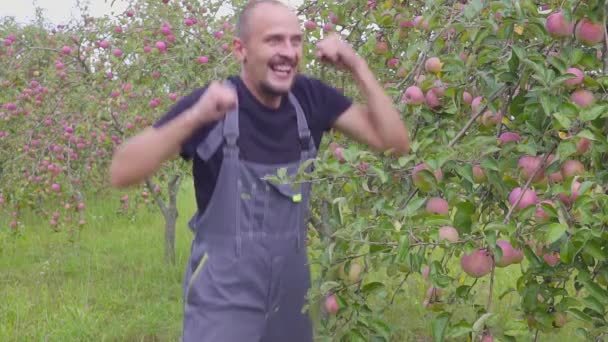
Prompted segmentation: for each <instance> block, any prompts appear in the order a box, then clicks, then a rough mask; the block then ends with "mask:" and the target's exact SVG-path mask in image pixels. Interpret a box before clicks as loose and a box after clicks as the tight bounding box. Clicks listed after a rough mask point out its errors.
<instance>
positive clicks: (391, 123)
mask: <svg viewBox="0 0 608 342" xmlns="http://www.w3.org/2000/svg"><path fill="white" fill-rule="evenodd" d="M352 73H353V76H354V77H355V79H356V80H357V84H358V86H359V90H360V91H361V92H362V93H363V96H364V97H365V99H366V101H367V106H368V108H369V112H370V116H371V118H370V119H371V121H372V125H373V126H374V127H375V129H376V132H377V134H378V135H379V136H380V138H381V139H382V141H383V142H384V144H385V147H386V148H387V149H391V148H392V149H395V150H396V151H398V152H400V153H404V154H405V153H409V151H410V145H409V138H408V134H407V130H406V128H405V125H404V123H403V121H402V120H401V117H400V116H399V112H398V111H397V109H395V107H394V105H393V101H392V100H391V98H390V97H389V96H388V95H387V94H386V93H385V92H384V89H382V87H381V86H380V84H379V83H378V81H377V80H376V76H375V75H374V74H373V73H372V71H371V70H370V69H369V66H368V65H367V63H366V62H365V60H364V59H363V58H360V57H359V58H358V60H357V62H356V63H355V65H354V66H353V68H352Z"/></svg>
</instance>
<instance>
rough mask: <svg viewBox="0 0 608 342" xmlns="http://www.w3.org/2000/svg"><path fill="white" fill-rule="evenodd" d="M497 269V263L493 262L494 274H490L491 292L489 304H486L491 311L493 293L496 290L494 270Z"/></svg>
mask: <svg viewBox="0 0 608 342" xmlns="http://www.w3.org/2000/svg"><path fill="white" fill-rule="evenodd" d="M495 269H496V265H495V264H494V263H492V274H491V275H490V294H489V295H488V304H487V306H486V311H487V312H490V307H491V306H492V293H493V292H494V270H495Z"/></svg>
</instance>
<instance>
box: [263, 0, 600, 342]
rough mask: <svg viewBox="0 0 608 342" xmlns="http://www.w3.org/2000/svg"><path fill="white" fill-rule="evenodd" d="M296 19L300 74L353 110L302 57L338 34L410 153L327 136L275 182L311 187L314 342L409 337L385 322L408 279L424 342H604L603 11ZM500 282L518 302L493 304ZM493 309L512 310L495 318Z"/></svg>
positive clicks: (416, 12) (308, 13)
mask: <svg viewBox="0 0 608 342" xmlns="http://www.w3.org/2000/svg"><path fill="white" fill-rule="evenodd" d="M301 9H302V13H303V14H302V17H303V21H304V24H303V25H304V28H305V30H306V31H307V39H308V41H307V50H306V56H305V63H306V66H307V68H308V69H307V70H308V71H310V72H312V73H313V74H314V75H317V76H319V77H321V78H324V79H326V80H329V81H331V82H332V84H333V85H334V86H335V87H337V88H340V89H342V90H343V91H344V92H345V93H346V94H348V95H350V96H353V97H355V98H357V99H361V97H360V94H359V92H358V91H357V88H356V82H355V80H354V79H353V78H352V76H351V75H349V74H348V73H342V72H338V71H335V70H334V69H332V68H331V67H329V68H328V67H326V66H324V65H323V64H321V63H318V62H317V61H315V57H314V50H315V42H316V41H317V40H318V39H320V38H322V37H323V35H324V34H326V33H327V32H330V31H337V32H340V34H341V35H342V36H343V37H344V39H346V40H348V41H349V42H350V43H351V44H352V46H354V47H355V48H356V49H357V51H358V53H360V54H361V55H362V56H364V57H365V58H366V59H367V61H368V63H369V65H370V67H371V68H372V69H373V71H374V72H375V74H376V75H377V79H378V80H379V81H380V83H381V84H382V85H383V86H384V87H385V89H386V91H387V93H388V94H390V96H392V98H393V100H394V104H395V106H397V108H398V109H399V110H400V112H401V114H402V117H403V119H404V120H405V122H406V123H407V126H408V129H409V132H410V138H411V142H412V143H411V148H412V149H411V153H410V154H408V155H405V156H396V155H393V154H391V153H385V154H378V153H372V152H371V151H369V149H367V148H365V147H363V146H360V145H358V144H355V143H353V142H352V141H351V140H349V139H346V138H344V137H342V136H340V135H339V134H337V133H336V134H335V135H334V136H333V137H332V139H331V141H330V142H329V143H328V145H326V147H327V148H326V149H324V150H322V152H321V154H320V155H319V158H318V160H316V161H315V169H314V171H313V172H310V173H303V172H301V173H300V174H298V175H297V176H294V177H289V176H287V175H285V174H284V173H283V174H278V175H276V176H274V177H271V178H274V180H275V181H283V182H300V181H304V180H309V181H312V182H313V183H314V186H315V193H314V196H313V199H312V208H313V212H312V217H311V227H313V228H314V229H313V230H312V231H311V243H310V244H311V250H312V252H311V254H312V260H311V264H312V265H313V266H314V267H316V268H317V270H318V278H316V279H315V286H314V288H313V289H312V290H311V292H310V300H311V302H310V305H309V307H308V308H309V309H310V310H311V312H315V314H317V315H318V314H321V317H322V318H323V319H322V320H321V323H320V324H319V334H320V335H321V336H322V337H328V338H329V337H333V339H334V340H348V341H355V340H362V341H363V340H365V341H368V340H370V339H372V340H378V341H379V340H386V341H388V340H392V339H391V338H394V337H396V336H400V337H401V340H404V339H405V337H404V336H403V335H398V334H399V333H401V332H400V331H399V321H395V320H394V319H393V320H392V321H391V320H390V319H389V318H388V317H387V315H386V313H387V311H388V310H389V308H391V306H393V305H395V302H394V299H395V297H398V296H400V294H402V293H403V289H404V286H407V285H405V284H407V281H408V278H418V279H419V280H420V281H422V282H424V283H425V284H426V288H427V289H426V291H425V294H423V295H422V296H421V298H420V302H422V303H421V304H420V305H422V306H423V307H425V308H426V310H428V311H429V312H430V318H429V322H428V324H427V327H428V330H427V333H428V335H427V336H432V338H433V340H435V341H439V340H464V339H467V338H470V339H472V340H475V341H478V340H483V341H491V340H492V339H494V338H496V339H498V340H502V341H516V340H530V338H532V339H537V338H539V336H542V335H543V334H549V333H555V334H557V336H560V334H561V333H563V331H564V330H563V329H567V328H568V326H569V325H570V326H572V325H575V326H576V330H574V329H573V330H574V332H573V334H576V336H578V338H581V337H582V338H585V339H588V340H593V339H597V340H600V339H602V337H604V338H605V337H606V331H607V330H606V327H607V324H606V318H607V317H606V306H607V305H608V289H607V285H608V261H607V257H608V250H607V247H606V246H608V243H607V242H608V234H607V232H606V227H607V223H608V215H607V212H606V208H607V206H606V204H607V203H608V202H607V201H608V197H607V196H606V188H605V184H606V180H607V178H608V173H607V172H606V165H607V161H608V155H607V154H606V147H607V144H606V138H605V137H606V129H607V126H606V120H605V117H606V116H608V101H607V99H608V95H607V94H608V92H607V91H606V87H607V86H608V77H607V76H606V74H605V72H606V71H607V70H608V54H607V51H606V49H607V44H608V43H607V41H608V40H607V36H606V18H607V16H608V7H607V6H606V4H605V2H603V1H586V2H578V1H561V2H547V3H543V4H537V3H535V2H532V1H492V2H489V1H480V0H474V1H462V2H460V1H414V2H406V1H397V0H385V1H354V0H353V1H348V0H344V1H322V0H317V1H314V2H304V3H303V5H302V7H301ZM378 114H379V115H381V114H382V113H378ZM506 278H516V287H515V288H511V289H507V288H502V292H501V293H497V292H496V289H497V288H499V287H500V285H501V284H497V283H496V281H498V279H506ZM505 296H510V297H512V296H517V300H516V303H517V305H516V307H514V308H509V309H508V310H507V309H505V310H501V308H500V305H501V304H500V300H501V298H504V297H505ZM404 300H405V301H409V300H411V298H404V299H402V303H403V301H404ZM410 305H413V304H410ZM400 319H401V320H407V319H408V318H407V317H400ZM566 323H567V324H566ZM564 325H565V327H564ZM397 339H399V338H398V337H397Z"/></svg>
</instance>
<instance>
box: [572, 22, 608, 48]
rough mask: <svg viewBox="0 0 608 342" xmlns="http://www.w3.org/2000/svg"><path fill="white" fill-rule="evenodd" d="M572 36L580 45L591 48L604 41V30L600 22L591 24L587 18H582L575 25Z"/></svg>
mask: <svg viewBox="0 0 608 342" xmlns="http://www.w3.org/2000/svg"><path fill="white" fill-rule="evenodd" d="M574 36H575V37H576V39H577V40H578V41H580V42H581V43H583V44H585V45H589V46H593V45H595V44H598V43H601V42H602V41H603V40H604V28H603V27H602V23H600V22H592V21H591V20H589V19H588V18H583V19H581V20H580V21H579V22H578V24H577V25H576V29H575V31H574Z"/></svg>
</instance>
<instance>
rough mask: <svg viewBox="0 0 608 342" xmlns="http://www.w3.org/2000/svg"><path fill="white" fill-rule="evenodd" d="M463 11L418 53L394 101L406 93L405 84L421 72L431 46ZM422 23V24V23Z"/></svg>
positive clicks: (399, 86) (399, 85) (451, 19)
mask: <svg viewBox="0 0 608 342" xmlns="http://www.w3.org/2000/svg"><path fill="white" fill-rule="evenodd" d="M463 12H464V11H463ZM463 12H460V13H459V14H458V15H456V16H455V17H452V18H450V20H449V21H448V23H447V24H446V25H445V26H444V27H443V29H442V30H441V31H439V32H437V34H436V35H435V37H433V38H430V39H429V40H428V44H427V45H426V48H425V49H424V52H423V53H421V54H420V55H418V60H417V61H416V64H415V65H414V67H413V68H412V70H410V72H409V73H408V74H407V76H405V78H404V79H403V80H402V81H401V82H399V84H398V85H397V88H403V90H402V91H401V93H400V94H398V95H397V97H396V98H394V99H393V102H394V101H397V100H399V99H401V98H402V97H403V94H405V90H406V89H407V88H406V87H403V85H404V84H407V83H409V82H411V81H412V77H413V76H414V74H419V73H420V69H421V68H422V64H423V63H422V62H423V61H424V59H425V58H426V55H427V54H428V53H429V51H431V48H432V47H433V44H435V42H436V41H437V39H439V37H441V36H442V35H443V33H444V32H445V31H446V30H447V29H449V28H450V26H451V25H452V23H453V22H454V20H455V19H456V18H458V17H459V16H461V15H462V13H463ZM420 25H422V23H420Z"/></svg>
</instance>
